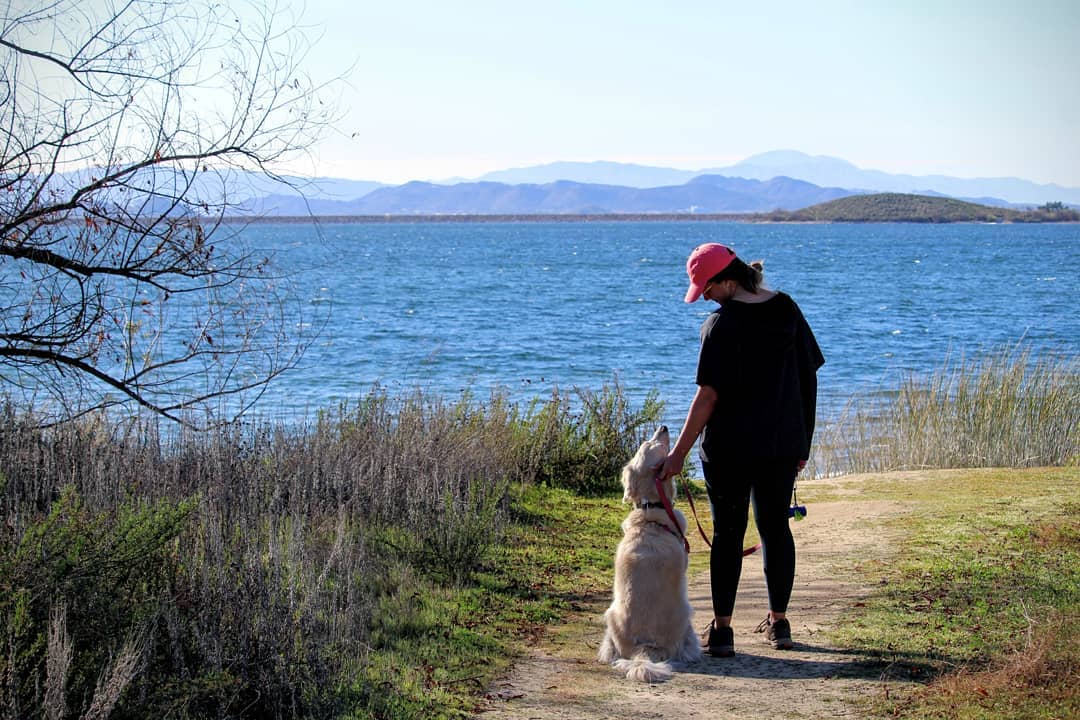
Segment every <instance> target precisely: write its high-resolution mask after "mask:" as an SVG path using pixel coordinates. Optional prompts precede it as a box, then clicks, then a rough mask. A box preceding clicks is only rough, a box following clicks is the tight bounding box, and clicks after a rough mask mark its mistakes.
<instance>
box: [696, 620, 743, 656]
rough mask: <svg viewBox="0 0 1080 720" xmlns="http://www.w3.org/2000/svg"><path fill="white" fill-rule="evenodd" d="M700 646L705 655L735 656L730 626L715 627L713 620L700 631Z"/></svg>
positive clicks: (732, 632) (733, 639)
mask: <svg viewBox="0 0 1080 720" xmlns="http://www.w3.org/2000/svg"><path fill="white" fill-rule="evenodd" d="M701 647H702V649H703V650H704V651H705V654H706V655H712V656H713V657H735V632H734V631H733V630H732V629H731V628H730V627H716V621H715V620H714V621H712V622H710V623H709V627H707V628H705V632H703V633H701Z"/></svg>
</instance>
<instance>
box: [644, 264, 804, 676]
mask: <svg viewBox="0 0 1080 720" xmlns="http://www.w3.org/2000/svg"><path fill="white" fill-rule="evenodd" d="M761 271H762V266H761V264H760V263H754V264H753V265H747V264H746V263H745V262H743V261H742V260H741V259H739V258H738V257H737V256H736V255H735V252H734V251H733V250H731V249H730V248H728V247H725V246H723V245H719V244H716V243H707V244H705V245H700V246H698V247H697V248H695V249H694V251H693V252H692V253H690V258H689V259H688V260H687V262H686V272H687V274H688V275H689V276H690V288H689V290H687V292H686V298H685V299H686V302H688V303H692V302H695V301H696V300H697V299H698V298H699V297H704V298H705V299H706V300H712V301H714V302H717V303H719V304H720V308H719V309H718V310H716V311H715V312H713V313H712V314H710V315H709V317H708V319H706V320H705V322H704V324H703V325H702V326H701V352H700V355H699V356H698V366H697V378H696V382H697V386H698V388H697V392H696V394H695V395H694V399H693V401H692V402H691V404H690V410H689V412H688V413H687V416H686V422H685V423H684V425H683V429H682V433H681V434H680V435H679V440H678V442H677V443H676V444H675V447H674V448H672V450H671V452H670V454H669V455H668V457H667V459H666V460H665V462H664V464H663V465H662V466H661V469H660V475H661V477H662V478H663V479H667V478H668V477H670V476H672V475H676V474H678V473H679V472H681V471H682V468H683V462H684V461H685V459H686V455H687V453H689V452H690V449H691V448H692V447H693V445H694V442H695V441H696V440H697V438H698V435H701V450H700V453H701V468H702V472H703V473H704V475H705V487H706V489H707V490H708V493H709V501H710V503H711V505H712V514H713V526H714V530H713V545H712V555H711V556H710V563H709V570H710V578H711V581H712V602H713V620H712V622H711V623H710V624H709V628H708V635H707V639H704V638H703V640H704V643H703V644H705V645H706V651H707V652H708V653H709V654H710V655H714V656H718V657H731V656H732V655H734V654H735V642H734V635H733V633H732V630H731V615H732V611H733V610H734V607H735V592H736V590H737V589H738V586H739V575H740V573H741V572H742V543H743V536H744V535H745V533H746V520H747V510H748V506H749V504H750V502H751V499H752V500H753V504H754V519H755V520H756V521H757V527H758V533H759V535H760V536H761V544H762V549H763V553H764V562H765V582H766V585H767V587H768V591H769V615H768V617H767V618H766V619H765V621H764V622H762V624H761V626H759V629H760V630H765V631H767V638H768V640H769V642H771V643H772V645H773V647H775V648H780V649H785V650H786V649H790V648H791V647H792V641H791V626H790V624H789V623H788V621H787V619H786V617H785V613H786V612H787V605H788V600H789V599H790V597H791V588H792V585H793V583H794V581H795V541H794V540H793V539H792V537H791V529H790V528H789V526H788V508H789V506H790V504H791V494H792V490H793V489H794V486H795V476H796V474H797V473H798V472H799V470H801V469H802V468H803V466H804V465H805V464H806V460H807V458H809V456H810V441H811V438H812V436H813V434H814V413H815V409H816V404H817V375H816V373H817V369H818V368H819V367H821V366H822V365H823V364H824V362H825V359H824V358H823V357H822V355H821V350H820V349H819V348H818V344H817V340H816V339H815V338H814V334H813V332H811V330H810V326H809V325H807V323H806V320H805V319H804V318H803V315H802V312H801V311H800V310H799V307H798V305H796V304H795V301H794V300H792V299H791V298H790V297H788V296H787V295H785V294H784V293H782V292H774V291H772V290H767V289H765V288H764V287H762V284H761V283H762V272H761Z"/></svg>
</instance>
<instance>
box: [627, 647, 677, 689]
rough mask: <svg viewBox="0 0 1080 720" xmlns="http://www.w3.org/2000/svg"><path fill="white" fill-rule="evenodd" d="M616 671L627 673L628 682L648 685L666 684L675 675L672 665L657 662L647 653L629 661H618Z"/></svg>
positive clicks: (639, 654)
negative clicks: (633, 681)
mask: <svg viewBox="0 0 1080 720" xmlns="http://www.w3.org/2000/svg"><path fill="white" fill-rule="evenodd" d="M615 669H616V670H618V671H619V672H624V673H626V679H627V680H637V681H638V682H647V683H655V682H665V681H667V680H670V679H671V676H672V674H673V672H672V668H671V663H669V662H655V661H653V660H650V659H649V656H648V655H646V654H645V653H638V654H637V655H635V656H634V657H632V658H630V659H629V660H627V659H626V658H623V659H621V660H616V661H615Z"/></svg>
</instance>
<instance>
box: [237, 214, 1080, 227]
mask: <svg viewBox="0 0 1080 720" xmlns="http://www.w3.org/2000/svg"><path fill="white" fill-rule="evenodd" d="M220 222H222V223H223V224H228V225H236V224H245V223H246V224H258V225H271V224H281V225H298V224H313V225H318V224H326V225H347V224H356V225H363V224H369V225H382V224H404V225H408V224H414V225H419V224H423V223H446V224H451V223H460V224H478V223H585V222H593V223H624V222H729V223H752V224H761V225H1076V224H1078V223H1080V220H1045V221H1033V220H1028V221H1016V220H1002V221H998V222H989V221H985V220H926V219H915V218H912V219H907V220H902V219H898V220H791V219H778V218H777V219H774V218H770V217H769V216H768V215H759V214H755V213H719V214H708V215H706V214H700V215H697V214H695V215H691V214H689V213H687V214H680V213H611V214H605V215H589V214H521V215H485V214H460V215H437V214H436V215H419V214H418V215H263V216H247V215H228V216H225V217H223V218H221V220H220Z"/></svg>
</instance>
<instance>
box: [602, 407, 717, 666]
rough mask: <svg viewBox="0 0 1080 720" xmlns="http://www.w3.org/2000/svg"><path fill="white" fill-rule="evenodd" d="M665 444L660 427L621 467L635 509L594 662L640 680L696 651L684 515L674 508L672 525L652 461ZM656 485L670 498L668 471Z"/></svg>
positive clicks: (697, 655) (696, 656)
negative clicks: (597, 658) (604, 629)
mask: <svg viewBox="0 0 1080 720" xmlns="http://www.w3.org/2000/svg"><path fill="white" fill-rule="evenodd" d="M669 449H670V439H669V437H668V429H667V428H666V427H661V428H660V429H659V430H657V431H656V433H655V434H654V435H653V436H652V438H651V439H649V440H646V441H645V442H644V443H642V445H641V447H640V448H638V451H637V453H636V454H635V455H634V457H633V458H632V459H631V460H630V462H628V463H627V464H626V466H625V467H623V470H622V483H623V490H624V493H623V502H626V503H633V505H634V509H633V510H631V511H630V514H629V515H627V516H626V519H625V520H623V523H622V531H623V538H622V541H621V542H619V547H618V549H617V550H616V551H615V589H614V595H613V597H612V600H611V607H610V608H608V610H607V612H605V613H604V620H605V622H606V623H607V632H605V633H604V641H603V642H602V643H601V645H600V654H599V659H600V662H604V663H610V664H613V665H614V666H615V667H616V668H617V669H618V670H619V671H620V672H625V673H626V677H627V678H629V679H631V680H639V681H642V682H661V681H664V680H668V679H670V678H671V675H672V670H673V663H677V664H681V663H688V662H694V661H697V660H700V659H701V644H700V641H699V639H698V637H697V635H696V634H695V633H694V630H693V628H692V627H691V624H690V621H691V615H692V614H693V610H692V609H691V608H690V601H689V598H688V597H687V593H686V564H687V557H686V550H685V547H684V545H683V542H684V541H683V537H684V535H685V533H686V518H685V517H683V514H682V513H681V512H679V511H678V510H676V511H675V518H676V520H677V522H678V528H674V527H672V525H673V524H672V522H671V518H670V517H668V514H667V511H665V510H664V506H663V504H662V502H661V499H660V496H659V493H658V492H657V489H656V482H655V477H656V470H655V468H656V467H657V466H658V465H660V463H662V462H663V461H664V458H666V457H667V454H668V451H669ZM662 487H663V489H664V493H665V494H666V495H667V497H668V499H669V500H672V499H674V495H675V483H674V481H673V480H672V479H671V478H668V479H667V480H666V481H664V482H663V483H662ZM676 530H677V532H676Z"/></svg>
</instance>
